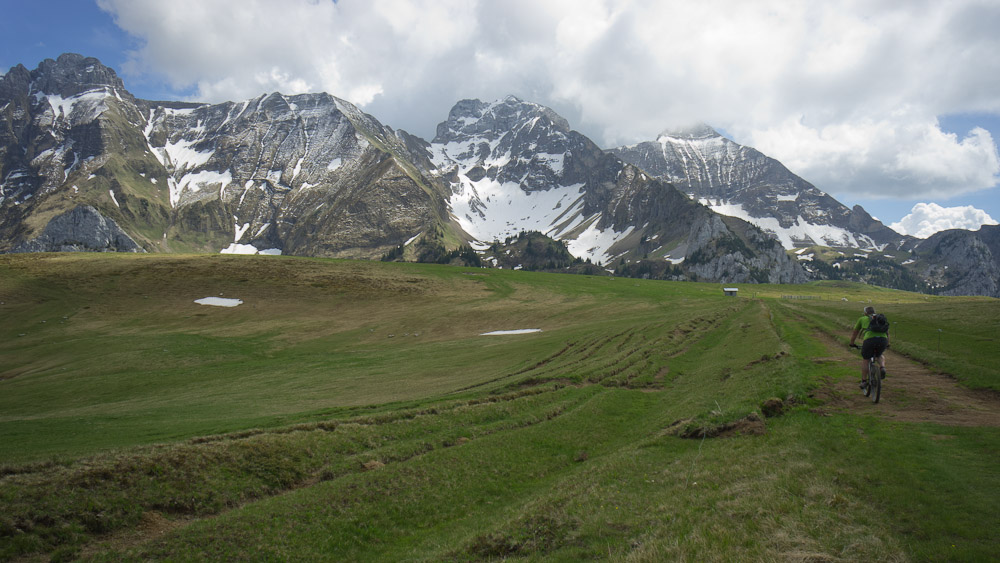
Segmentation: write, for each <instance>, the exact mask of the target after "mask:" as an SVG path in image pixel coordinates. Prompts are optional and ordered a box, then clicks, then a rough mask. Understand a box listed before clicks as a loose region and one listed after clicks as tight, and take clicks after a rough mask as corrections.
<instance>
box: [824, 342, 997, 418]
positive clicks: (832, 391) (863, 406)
mask: <svg viewBox="0 0 1000 563" xmlns="http://www.w3.org/2000/svg"><path fill="white" fill-rule="evenodd" d="M816 338H817V339H819V340H821V341H822V342H823V343H824V344H826V346H827V349H828V351H829V354H830V356H829V357H826V358H816V359H815V361H816V362H817V363H820V364H824V363H825V364H832V363H838V364H839V363H843V364H846V365H849V366H851V367H852V368H856V369H857V373H858V377H857V378H849V379H848V378H838V379H834V378H832V377H831V378H827V379H826V381H825V382H824V383H825V385H823V386H822V387H821V388H820V389H817V391H816V394H815V396H816V398H818V399H821V400H823V401H824V402H825V404H824V405H823V406H821V407H820V408H819V409H818V410H819V411H825V412H831V411H836V412H850V413H854V414H866V415H875V416H883V417H885V418H889V419H892V420H899V421H902V422H933V423H936V424H942V425H945V426H1000V396H998V395H997V394H996V393H991V392H988V391H973V390H971V389H967V388H965V387H962V386H961V385H959V384H958V382H957V381H956V380H955V379H954V378H952V377H950V376H948V375H945V374H941V373H935V372H934V371H931V370H929V369H928V368H927V367H925V366H923V365H921V364H919V363H917V362H915V361H913V360H910V359H908V358H906V357H904V356H901V355H899V354H897V353H895V352H893V351H892V349H890V350H889V351H887V352H886V356H885V365H886V371H887V372H888V375H887V376H886V378H885V380H884V383H883V385H882V397H881V399H880V400H879V403H878V404H873V403H872V402H871V399H869V398H868V397H865V396H864V395H863V394H862V393H861V390H860V389H859V388H858V382H859V381H860V380H861V354H859V353H858V352H857V351H856V350H851V349H849V348H847V347H846V346H844V345H843V344H841V343H840V342H837V341H836V340H835V339H834V338H833V337H831V336H830V335H828V334H825V333H821V334H817V335H816Z"/></svg>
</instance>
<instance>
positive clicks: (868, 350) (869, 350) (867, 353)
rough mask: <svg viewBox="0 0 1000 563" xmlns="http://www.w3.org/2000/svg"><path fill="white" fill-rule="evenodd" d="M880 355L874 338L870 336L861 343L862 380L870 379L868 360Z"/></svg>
mask: <svg viewBox="0 0 1000 563" xmlns="http://www.w3.org/2000/svg"><path fill="white" fill-rule="evenodd" d="M877 355H878V350H877V349H876V348H875V341H874V339H873V338H868V339H866V340H865V341H864V342H862V343H861V381H862V382H865V381H868V375H869V374H868V360H870V359H871V358H872V357H873V356H877Z"/></svg>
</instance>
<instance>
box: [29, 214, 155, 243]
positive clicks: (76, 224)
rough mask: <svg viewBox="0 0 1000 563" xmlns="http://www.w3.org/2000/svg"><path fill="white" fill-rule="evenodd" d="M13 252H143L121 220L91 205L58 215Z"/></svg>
mask: <svg viewBox="0 0 1000 563" xmlns="http://www.w3.org/2000/svg"><path fill="white" fill-rule="evenodd" d="M13 252H143V249H142V247H141V246H139V245H138V244H136V242H135V241H134V240H132V237H130V236H128V233H126V232H125V231H123V230H121V228H120V227H119V226H118V224H117V223H115V222H114V221H113V220H111V219H108V218H107V217H104V216H103V215H101V214H100V213H98V212H97V210H96V209H94V208H93V207H91V206H89V205H83V206H80V207H74V208H73V209H72V210H70V211H67V212H66V213H63V214H62V215H57V216H56V217H54V218H53V219H52V220H51V221H49V223H48V224H47V225H46V226H45V230H43V231H42V234H41V235H40V236H38V237H36V238H34V239H31V240H30V241H26V242H23V243H21V244H20V245H18V246H17V247H15V248H14V250H13Z"/></svg>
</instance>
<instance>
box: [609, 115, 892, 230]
mask: <svg viewBox="0 0 1000 563" xmlns="http://www.w3.org/2000/svg"><path fill="white" fill-rule="evenodd" d="M609 152H611V153H612V154H615V155H617V156H619V157H620V158H621V159H622V160H624V161H626V162H630V163H632V164H635V165H636V166H638V167H640V168H642V169H643V170H645V171H647V172H649V173H650V174H654V175H656V176H658V177H661V178H663V179H665V180H668V181H670V182H673V183H674V184H676V185H677V186H678V188H679V189H681V190H684V191H686V192H687V193H689V194H690V195H691V197H693V198H695V199H698V200H699V201H701V202H702V203H704V204H705V205H708V206H709V207H711V208H712V210H714V211H716V212H718V213H721V214H723V215H730V216H733V217H740V218H742V219H745V220H747V221H749V222H751V223H753V224H755V225H757V226H759V227H761V228H762V229H764V230H765V231H767V232H770V233H773V234H775V235H776V236H777V237H778V238H779V240H781V242H782V245H783V246H784V247H785V248H786V249H789V250H791V249H793V248H796V247H806V246H813V245H822V246H833V247H852V248H862V249H876V248H877V249H884V248H885V247H886V246H887V245H895V246H898V245H899V244H902V243H903V242H904V240H905V238H906V237H903V236H901V235H899V234H898V233H896V232H895V231H892V230H891V229H889V228H888V227H886V226H884V225H882V223H880V222H878V221H877V220H875V219H873V218H872V217H871V216H870V215H868V213H867V212H865V211H864V209H862V208H861V207H860V206H856V207H854V209H848V208H846V207H845V206H843V205H842V204H841V203H840V202H838V201H837V200H835V199H834V198H832V197H830V196H829V195H828V194H826V193H824V192H822V191H820V190H818V189H817V188H816V187H815V186H813V185H812V184H810V183H809V182H806V181H805V180H803V179H802V178H800V177H798V176H796V175H795V174H793V173H792V172H790V171H789V170H788V169H787V168H785V166H783V165H782V164H781V163H780V162H778V161H777V160H774V159H773V158H770V157H768V156H766V155H764V154H762V153H761V152H759V151H757V150H755V149H753V148H750V147H746V146H743V145H740V144H738V143H735V142H733V141H731V140H729V139H727V138H725V137H723V136H722V135H720V134H719V133H717V132H716V131H715V130H714V129H712V128H711V127H709V126H707V125H704V124H697V125H695V126H692V127H688V128H684V129H679V130H668V131H664V132H663V133H662V134H660V135H659V137H658V138H657V140H656V141H652V142H645V143H639V144H637V145H631V146H626V147H619V148H615V149H611V150H610V151H609Z"/></svg>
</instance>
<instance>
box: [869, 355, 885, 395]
mask: <svg viewBox="0 0 1000 563" xmlns="http://www.w3.org/2000/svg"><path fill="white" fill-rule="evenodd" d="M868 391H869V393H868V394H869V395H870V396H871V398H872V402H873V403H877V402H878V400H879V399H880V398H881V397H882V370H881V369H880V368H879V365H878V362H876V361H874V360H873V361H872V363H871V364H870V365H869V366H868Z"/></svg>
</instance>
